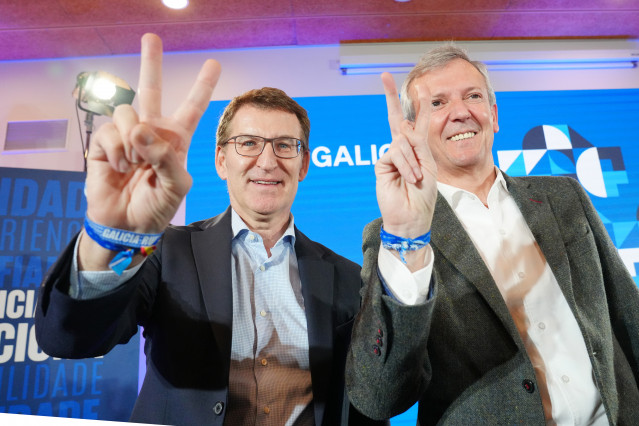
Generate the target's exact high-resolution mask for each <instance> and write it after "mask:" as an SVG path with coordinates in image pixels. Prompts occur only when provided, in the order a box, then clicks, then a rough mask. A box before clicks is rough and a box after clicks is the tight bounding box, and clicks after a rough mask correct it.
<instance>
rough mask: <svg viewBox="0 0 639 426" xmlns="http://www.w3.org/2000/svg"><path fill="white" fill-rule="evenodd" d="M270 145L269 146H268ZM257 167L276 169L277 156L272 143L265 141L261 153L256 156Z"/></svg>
mask: <svg viewBox="0 0 639 426" xmlns="http://www.w3.org/2000/svg"><path fill="white" fill-rule="evenodd" d="M269 144H271V146H268V145H269ZM256 164H257V166H258V167H259V168H261V169H265V170H272V169H274V168H276V167H277V156H276V155H275V152H274V151H273V141H267V142H266V144H265V145H264V149H263V150H262V153H261V154H260V155H258V156H257V162H256Z"/></svg>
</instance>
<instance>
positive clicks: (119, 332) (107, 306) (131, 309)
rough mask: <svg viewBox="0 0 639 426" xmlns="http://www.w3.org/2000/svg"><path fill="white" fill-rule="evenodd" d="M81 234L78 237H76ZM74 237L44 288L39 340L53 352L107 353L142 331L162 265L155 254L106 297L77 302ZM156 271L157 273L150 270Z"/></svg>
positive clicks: (38, 310) (76, 354)
mask: <svg viewBox="0 0 639 426" xmlns="http://www.w3.org/2000/svg"><path fill="white" fill-rule="evenodd" d="M76 238H77V236H76ZM76 238H74V239H73V241H71V242H70V243H69V245H68V246H67V247H66V248H65V251H64V252H63V254H62V255H61V256H60V258H59V259H58V261H57V262H56V263H55V264H54V265H53V266H52V267H51V269H50V270H49V271H48V273H47V275H46V276H45V278H44V280H43V283H42V285H41V287H40V291H39V295H38V300H37V304H36V311H35V332H36V340H37V342H38V345H39V346H40V348H41V349H42V350H43V351H44V352H45V353H47V354H49V355H50V356H55V357H60V358H88V357H95V356H101V355H104V354H106V353H107V352H108V351H110V350H111V349H112V348H113V347H114V346H115V345H117V344H119V343H126V342H128V341H129V340H130V339H131V337H132V336H134V335H135V333H137V331H138V328H137V325H138V321H139V320H140V317H143V312H144V311H145V306H146V307H148V306H149V304H150V300H151V299H152V297H151V296H150V291H149V290H150V289H151V288H152V287H149V286H146V285H144V283H148V282H152V279H150V275H153V271H154V270H157V268H158V261H157V257H155V253H154V255H153V256H151V257H150V258H149V259H147V261H146V263H147V264H148V265H147V264H145V265H143V267H142V268H141V269H140V271H138V273H137V274H136V275H135V276H134V277H133V278H132V279H131V280H129V281H127V282H126V283H124V284H122V285H121V286H119V287H118V288H116V289H114V290H113V291H110V292H108V293H106V294H104V295H103V296H101V297H98V298H95V299H90V300H77V299H74V298H72V297H70V296H69V285H70V283H69V277H70V273H71V265H72V256H73V248H74V245H75V240H76ZM150 273H151V274H150Z"/></svg>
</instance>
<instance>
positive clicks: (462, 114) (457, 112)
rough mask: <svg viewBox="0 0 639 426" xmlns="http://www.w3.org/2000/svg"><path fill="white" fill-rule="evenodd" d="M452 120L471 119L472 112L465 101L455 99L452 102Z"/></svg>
mask: <svg viewBox="0 0 639 426" xmlns="http://www.w3.org/2000/svg"><path fill="white" fill-rule="evenodd" d="M450 118H451V120H453V121H456V120H467V119H469V118H470V110H469V109H468V105H466V103H465V102H464V100H463V99H453V100H451V101H450Z"/></svg>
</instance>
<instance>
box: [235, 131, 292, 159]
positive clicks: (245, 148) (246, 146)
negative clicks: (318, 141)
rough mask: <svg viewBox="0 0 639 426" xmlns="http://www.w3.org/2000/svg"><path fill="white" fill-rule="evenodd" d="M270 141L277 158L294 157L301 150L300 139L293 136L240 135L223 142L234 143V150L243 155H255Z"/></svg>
mask: <svg viewBox="0 0 639 426" xmlns="http://www.w3.org/2000/svg"><path fill="white" fill-rule="evenodd" d="M267 142H270V143H271V146H272V147H273V153H274V154H275V156H276V157H279V158H295V157H297V156H298V155H299V153H300V151H301V150H302V141H300V140H299V139H295V138H287V137H281V138H263V137H261V136H251V135H240V136H233V137H232V138H230V139H228V140H227V141H226V142H225V144H227V143H232V144H233V145H235V152H237V153H238V154H240V155H243V156H245V157H257V156H258V155H260V154H261V153H262V151H264V145H266V143H267Z"/></svg>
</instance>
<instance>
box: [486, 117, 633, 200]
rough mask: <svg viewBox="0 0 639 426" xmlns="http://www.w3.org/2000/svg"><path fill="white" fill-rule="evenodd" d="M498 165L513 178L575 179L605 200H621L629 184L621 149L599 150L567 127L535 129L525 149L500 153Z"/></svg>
mask: <svg viewBox="0 0 639 426" xmlns="http://www.w3.org/2000/svg"><path fill="white" fill-rule="evenodd" d="M497 161H498V163H499V168H500V169H501V170H503V171H505V172H506V173H508V174H509V175H511V176H527V175H559V176H572V177H574V178H577V179H578V180H579V181H580V182H581V184H582V185H583V187H584V188H585V189H586V190H587V191H588V192H589V193H591V194H592V195H595V196H597V197H601V198H608V197H618V196H619V188H618V187H619V185H621V184H627V183H628V174H627V173H626V168H625V166H624V162H623V157H622V156H621V148H619V147H617V146H615V147H595V146H593V145H592V144H591V143H590V142H588V141H587V140H586V139H584V138H583V137H582V136H581V135H580V134H579V133H577V132H576V131H574V130H573V129H571V128H570V127H569V126H567V125H554V126H549V125H543V126H536V127H533V128H532V129H530V130H529V131H528V133H526V135H525V136H524V140H523V141H522V149H517V150H504V151H497Z"/></svg>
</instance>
